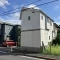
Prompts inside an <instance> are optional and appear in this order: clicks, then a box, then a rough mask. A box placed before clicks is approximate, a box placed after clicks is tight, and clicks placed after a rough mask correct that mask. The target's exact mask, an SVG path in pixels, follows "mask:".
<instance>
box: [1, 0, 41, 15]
mask: <svg viewBox="0 0 60 60" xmlns="http://www.w3.org/2000/svg"><path fill="white" fill-rule="evenodd" d="M39 1H41V0H37V1H34V2H31V3H29V4H26V5H24V6H27V5H30V4H33V3H37V2H39ZM21 7H22V6H20V7H18V8H15V9H13V10H9V11H7V12H4V13H1V14H5V13H8V12H12V11H14V10H17V9H20V8H21Z"/></svg>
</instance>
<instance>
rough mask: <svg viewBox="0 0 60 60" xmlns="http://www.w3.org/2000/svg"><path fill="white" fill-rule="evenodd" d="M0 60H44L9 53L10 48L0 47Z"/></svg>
mask: <svg viewBox="0 0 60 60" xmlns="http://www.w3.org/2000/svg"><path fill="white" fill-rule="evenodd" d="M0 60H45V59H39V58H33V57H27V56H21V55H15V54H14V53H13V54H12V53H10V48H6V47H0Z"/></svg>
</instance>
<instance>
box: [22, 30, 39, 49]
mask: <svg viewBox="0 0 60 60" xmlns="http://www.w3.org/2000/svg"><path fill="white" fill-rule="evenodd" d="M21 46H24V47H37V48H40V30H37V31H26V32H22V33H21Z"/></svg>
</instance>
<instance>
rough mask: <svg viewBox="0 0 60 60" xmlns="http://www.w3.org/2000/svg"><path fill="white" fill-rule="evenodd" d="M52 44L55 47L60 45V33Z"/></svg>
mask: <svg viewBox="0 0 60 60" xmlns="http://www.w3.org/2000/svg"><path fill="white" fill-rule="evenodd" d="M52 43H53V44H55V45H56V44H58V45H60V31H59V32H58V33H57V37H56V39H54V40H53V41H52Z"/></svg>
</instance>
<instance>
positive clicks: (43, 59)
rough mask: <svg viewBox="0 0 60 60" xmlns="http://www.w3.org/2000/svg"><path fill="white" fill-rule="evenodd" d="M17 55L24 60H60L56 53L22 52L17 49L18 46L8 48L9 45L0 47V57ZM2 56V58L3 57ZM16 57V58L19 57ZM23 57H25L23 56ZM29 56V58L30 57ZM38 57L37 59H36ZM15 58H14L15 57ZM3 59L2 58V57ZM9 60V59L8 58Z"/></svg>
mask: <svg viewBox="0 0 60 60" xmlns="http://www.w3.org/2000/svg"><path fill="white" fill-rule="evenodd" d="M1 56H2V57H7V56H8V57H11V56H13V57H15V56H17V57H18V56H20V59H21V60H22V59H23V60H29V59H30V60H31V59H32V60H39V59H40V60H60V56H54V55H44V54H40V53H32V52H22V51H19V50H17V48H15V47H14V48H12V50H11V48H7V47H0V57H1ZM2 57H1V58H2ZM17 57H16V58H17ZM22 57H23V58H22ZM28 58H29V59H28ZM35 58H36V59H35ZM13 59H14V58H13ZM0 60H1V59H0ZM7 60H9V59H8V58H7Z"/></svg>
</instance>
